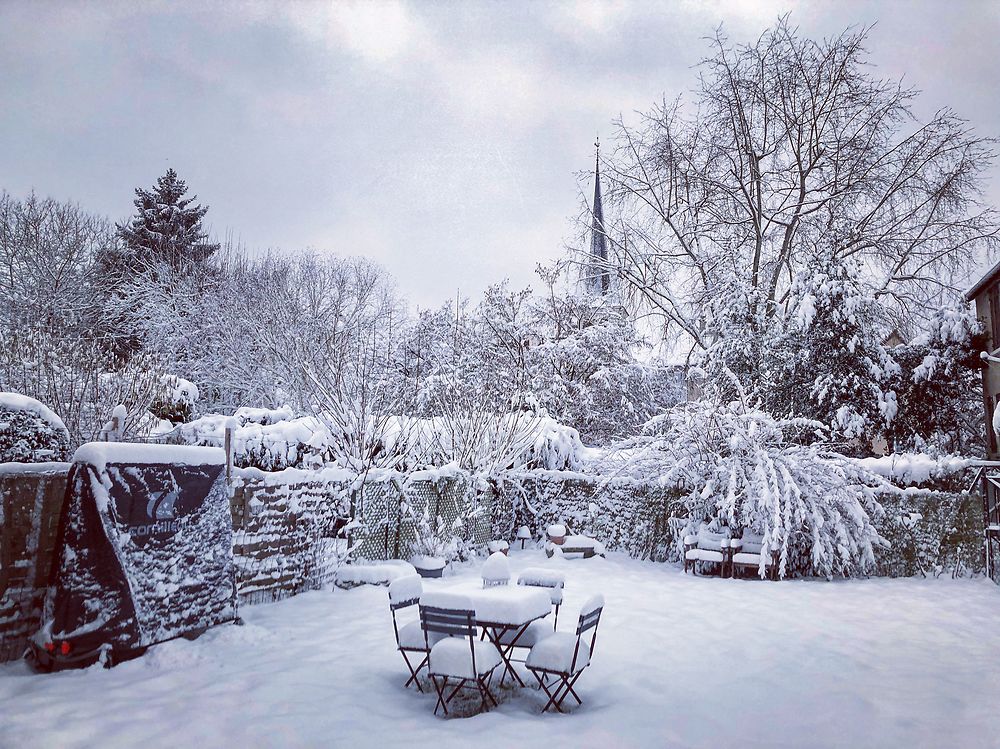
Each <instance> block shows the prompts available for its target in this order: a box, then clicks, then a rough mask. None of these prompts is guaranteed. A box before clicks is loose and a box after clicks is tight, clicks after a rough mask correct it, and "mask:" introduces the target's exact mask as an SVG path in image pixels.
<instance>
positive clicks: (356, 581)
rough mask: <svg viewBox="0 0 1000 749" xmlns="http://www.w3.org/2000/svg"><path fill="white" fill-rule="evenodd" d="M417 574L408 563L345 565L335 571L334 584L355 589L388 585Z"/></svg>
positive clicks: (395, 561) (395, 560)
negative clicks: (365, 586) (360, 586)
mask: <svg viewBox="0 0 1000 749" xmlns="http://www.w3.org/2000/svg"><path fill="white" fill-rule="evenodd" d="M415 574H417V570H416V569H415V568H414V567H413V565H412V564H410V563H409V562H403V561H400V560H398V559H390V560H389V561H386V562H373V563H369V564H346V565H344V566H343V567H341V568H340V569H338V570H337V575H336V577H335V578H334V584H335V585H336V586H337V587H338V588H344V589H345V590H346V589H349V588H356V587H358V586H359V585H389V584H390V583H391V582H392V581H393V580H396V579H397V578H400V577H407V576H409V575H415Z"/></svg>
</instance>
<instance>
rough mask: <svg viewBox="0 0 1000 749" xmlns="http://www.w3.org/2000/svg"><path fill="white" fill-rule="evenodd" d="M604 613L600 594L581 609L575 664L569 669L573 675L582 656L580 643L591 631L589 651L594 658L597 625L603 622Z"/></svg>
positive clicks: (577, 627)
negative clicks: (602, 615) (602, 614)
mask: <svg viewBox="0 0 1000 749" xmlns="http://www.w3.org/2000/svg"><path fill="white" fill-rule="evenodd" d="M602 611H604V596H602V595H601V594H600V593H598V594H597V595H593V596H591V597H590V598H588V599H587V600H586V602H585V603H584V604H583V608H581V609H580V621H579V622H578V623H577V625H576V647H575V648H573V662H572V663H571V664H570V669H569V670H570V672H571V673H576V659H577V658H578V657H579V655H580V641H581V640H582V639H583V636H584V634H586V633H587V632H588V631H591V636H590V645H589V646H588V650H589V652H590V657H591V658H593V656H594V644H595V643H596V642H597V625H598V624H599V623H600V621H601V612H602Z"/></svg>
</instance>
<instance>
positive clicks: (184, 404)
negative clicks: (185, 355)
mask: <svg viewBox="0 0 1000 749" xmlns="http://www.w3.org/2000/svg"><path fill="white" fill-rule="evenodd" d="M198 395H199V393H198V388H197V386H196V385H195V384H194V383H193V382H191V381H189V380H185V379H184V378H183V377H178V376H177V375H163V376H162V377H161V378H160V389H159V392H158V393H157V395H156V398H155V399H154V400H153V402H152V403H150V405H149V411H150V413H152V414H153V416H155V417H156V418H158V419H163V420H164V421H170V422H173V423H174V424H178V423H184V422H187V421H191V419H192V418H193V417H194V406H195V403H196V402H197V401H198Z"/></svg>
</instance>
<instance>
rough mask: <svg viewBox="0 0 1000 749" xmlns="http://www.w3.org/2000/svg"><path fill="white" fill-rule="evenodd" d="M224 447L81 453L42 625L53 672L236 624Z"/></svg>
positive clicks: (39, 649)
mask: <svg viewBox="0 0 1000 749" xmlns="http://www.w3.org/2000/svg"><path fill="white" fill-rule="evenodd" d="M224 463H225V455H224V453H223V452H222V450H219V449H218V448H209V447H182V446H172V445H170V446H167V445H133V444H116V443H90V444H88V445H84V446H83V447H81V448H80V449H79V450H78V451H77V453H76V455H75V456H74V461H73V466H72V467H71V469H70V475H69V481H68V484H67V488H66V499H65V501H64V503H63V510H62V516H61V518H60V526H59V538H58V542H57V547H56V553H57V558H56V561H55V563H54V564H53V568H52V579H51V581H50V585H49V589H48V592H47V596H46V602H45V615H44V618H43V624H42V628H41V630H40V631H39V632H38V633H37V634H36V635H35V637H34V640H33V642H32V649H33V651H34V657H35V659H36V660H37V661H38V663H39V665H40V666H42V667H43V668H52V667H56V668H58V667H64V666H68V665H77V664H79V665H86V664H87V663H91V662H93V661H94V660H96V659H97V657H98V656H99V655H100V653H101V652H102V651H108V655H109V657H110V658H111V659H112V660H114V661H117V660H121V659H123V658H127V657H129V656H130V655H134V654H136V653H138V652H141V651H142V649H144V648H145V647H147V646H149V645H152V644H154V643H157V642H162V641H163V640H168V639H171V638H173V637H177V636H179V635H185V634H191V633H195V632H200V631H201V630H203V629H205V628H206V627H210V626H213V625H215V624H220V623H222V622H229V621H233V620H234V619H235V618H236V578H235V568H234V565H233V546H232V516H231V513H230V509H229V491H228V487H227V485H226V480H225V474H224Z"/></svg>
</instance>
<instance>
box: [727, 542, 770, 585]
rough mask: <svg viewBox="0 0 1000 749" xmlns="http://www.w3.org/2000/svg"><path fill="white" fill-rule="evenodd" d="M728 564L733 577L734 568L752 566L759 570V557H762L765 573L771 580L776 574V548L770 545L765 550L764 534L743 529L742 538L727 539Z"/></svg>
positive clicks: (734, 574)
mask: <svg viewBox="0 0 1000 749" xmlns="http://www.w3.org/2000/svg"><path fill="white" fill-rule="evenodd" d="M729 553H730V558H729V564H730V565H731V569H732V574H733V577H735V576H736V568H737V567H739V568H741V569H742V568H747V567H753V569H754V570H757V571H759V570H760V563H761V557H763V558H764V571H765V574H766V575H767V576H768V577H769V578H770V579H772V580H776V579H777V576H778V550H777V549H776V548H774V547H773V546H772V548H770V549H768V550H767V551H765V550H764V536H763V535H761V534H760V533H752V532H750V531H746V530H745V531H743V537H742V538H733V539H730V541H729Z"/></svg>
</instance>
